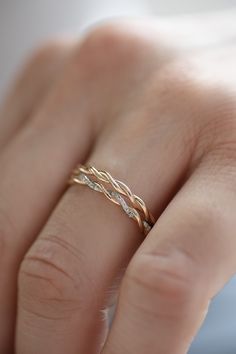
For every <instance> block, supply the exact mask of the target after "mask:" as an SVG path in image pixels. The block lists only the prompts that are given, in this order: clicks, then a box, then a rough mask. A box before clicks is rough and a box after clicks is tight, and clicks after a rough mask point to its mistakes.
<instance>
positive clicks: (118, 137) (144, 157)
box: [17, 44, 191, 354]
mask: <svg viewBox="0 0 236 354" xmlns="http://www.w3.org/2000/svg"><path fill="white" fill-rule="evenodd" d="M129 46H130V44H129ZM132 50H133V48H132ZM146 54H147V51H146ZM127 56H128V57H129V58H130V53H128V54H127ZM137 58H138V55H135V60H138V59H137ZM117 60H118V59H117ZM112 65H114V62H113V64H112ZM131 65H133V63H132V64H131ZM106 69H107V68H106ZM132 70H133V69H132ZM136 70H137V71H135V70H134V76H136V75H137V72H139V70H140V67H139V66H138V65H137V67H136ZM127 71H128V70H127ZM100 75H102V73H100ZM118 75H119V74H118ZM112 80H116V77H114V76H112ZM116 84H117V85H119V80H118V77H117V81H116ZM125 85H127V83H125ZM160 86H161V85H160ZM116 88H117V86H116ZM102 90H103V86H101V88H100V91H102ZM127 90H130V88H129V86H127ZM107 91H109V88H108V89H107ZM123 100H124V101H123V106H124V105H125V95H124V96H123ZM108 101H109V100H106V102H108ZM111 102H114V100H111ZM142 104H143V102H142V103H140V107H136V111H135V117H134V115H132V112H131V113H130V117H127V116H128V114H127V116H126V119H120V120H119V122H116V123H117V124H119V129H116V128H115V129H114V130H112V128H111V125H108V126H107V130H106V129H104V130H103V132H102V134H101V135H100V137H99V139H98V141H97V142H96V145H95V147H94V149H93V154H92V155H91V156H90V158H89V161H88V163H92V164H94V165H96V166H98V167H99V168H101V169H105V170H108V171H109V172H111V174H112V175H113V176H115V177H116V178H117V179H119V180H122V181H124V182H126V183H127V184H128V185H129V186H130V187H131V189H132V190H133V191H134V192H136V191H137V193H138V194H139V195H140V196H141V197H143V198H144V200H145V201H146V202H147V205H148V206H149V207H150V209H151V210H153V211H154V212H156V214H157V215H158V213H159V212H160V210H161V209H162V208H163V205H165V204H166V201H167V200H168V198H170V191H172V192H173V193H174V190H175V189H176V188H177V187H176V185H177V184H178V183H179V182H180V180H181V178H182V175H183V171H184V170H185V167H186V165H187V163H188V158H189V153H190V151H191V148H190V145H189V150H188V149H186V144H185V143H184V142H183V138H182V136H180V134H179V135H178V134H176V133H175V131H174V130H173V129H171V124H172V122H171V123H170V125H169V124H168V123H166V124H157V128H156V130H155V132H154V131H153V130H152V129H151V126H152V127H153V121H152V120H151V119H150V121H148V118H147V119H146V120H144V118H146V114H147V112H143V111H142V109H141V105H142ZM137 112H140V113H139V114H138V113H137ZM134 118H135V122H136V124H135V129H136V134H134V124H133V119H134ZM153 119H154V117H153ZM155 119H156V117H155ZM180 121H181V120H179V124H180V125H181V127H180V126H179V130H180V131H181V132H183V134H185V133H186V131H185V129H188V128H187V125H186V122H184V121H183V120H182V123H180ZM143 122H145V129H146V130H147V131H149V128H150V131H151V134H150V135H149V134H148V133H147V134H146V135H143V130H142V127H143V126H144V123H143ZM149 124H150V125H149ZM182 124H183V125H182ZM114 125H115V127H116V126H117V125H116V124H115V123H114ZM152 134H153V135H152ZM154 135H155V142H154V139H153V140H152V143H153V145H154V144H155V147H154V146H153V150H154V151H155V161H158V163H155V164H153V159H154V157H153V158H150V156H149V153H150V149H148V148H147V146H149V144H150V140H149V139H150V138H151V136H154ZM164 137H165V138H164ZM167 137H168V139H167V140H168V141H169V140H170V141H171V142H172V144H171V145H169V144H168V146H167V143H166V138H167ZM128 138H130V139H128ZM135 139H136V140H135ZM136 141H139V144H136ZM127 152H128V153H127ZM170 156H171V158H170ZM137 166H142V168H141V169H140V168H139V169H138V170H137ZM156 181H158V183H156ZM150 186H153V188H154V189H155V195H157V196H158V198H156V197H155V195H154V194H153V189H151V188H150ZM104 198H105V197H104V196H102V195H100V194H99V195H98V194H96V193H95V192H94V191H90V190H88V188H86V187H72V188H70V189H69V190H68V192H67V193H66V194H65V196H64V197H63V198H62V200H61V201H60V203H59V205H58V206H57V208H56V209H55V210H54V212H53V214H52V215H51V218H50V219H49V221H48V223H47V225H46V226H45V227H44V229H43V230H42V232H41V233H40V235H39V237H38V239H37V240H36V241H35V243H34V245H33V246H32V247H31V249H30V250H29V252H28V253H27V255H26V256H25V258H24V261H23V262H22V264H21V270H20V276H19V297H18V324H17V353H18V354H20V353H24V354H30V353H37V354H41V353H45V352H50V353H51V354H52V353H57V354H60V353H65V352H67V353H70V354H74V353H76V354H78V353H99V352H100V349H101V345H102V344H103V341H104V337H105V336H106V324H104V313H103V310H104V308H106V307H107V306H108V300H107V298H109V292H110V291H111V288H112V284H113V281H114V279H116V278H117V277H118V275H119V274H120V273H121V270H122V269H123V268H124V267H125V265H126V264H127V262H128V260H129V259H130V257H131V255H132V254H133V251H134V249H135V248H136V247H137V246H138V244H140V242H141V240H142V238H141V237H140V235H139V233H138V230H137V226H136V225H135V224H133V223H132V221H131V220H129V219H128V218H127V217H126V216H125V215H123V214H122V212H121V210H119V208H116V207H115V206H114V205H110V204H109V202H108V201H107V200H105V199H104ZM107 289H108V290H107Z"/></svg>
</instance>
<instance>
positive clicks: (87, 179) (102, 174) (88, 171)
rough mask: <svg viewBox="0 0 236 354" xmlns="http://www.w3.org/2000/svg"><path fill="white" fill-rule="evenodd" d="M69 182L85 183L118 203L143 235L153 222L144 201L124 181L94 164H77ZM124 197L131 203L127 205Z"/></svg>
mask: <svg viewBox="0 0 236 354" xmlns="http://www.w3.org/2000/svg"><path fill="white" fill-rule="evenodd" d="M91 177H92V178H91ZM102 182H104V183H105V184H109V185H110V186H111V187H112V188H113V189H108V188H106V187H105V185H104V184H103V183H102ZM69 183H70V184H71V185H73V184H82V185H87V186H88V187H90V188H91V189H92V190H95V191H97V192H101V193H103V194H104V195H105V196H106V197H107V198H108V199H109V200H111V201H112V202H113V203H115V204H118V205H120V206H121V208H122V209H123V210H124V212H125V213H126V214H127V215H128V216H129V217H130V218H132V219H134V220H136V221H137V223H138V225H139V227H140V229H141V231H142V232H143V233H144V234H145V235H147V234H148V232H149V231H150V230H151V228H152V226H153V225H154V223H155V219H154V217H153V216H152V214H151V213H150V212H149V210H148V209H147V207H146V204H145V203H144V201H143V200H142V199H141V198H140V197H138V196H137V195H135V194H133V193H132V192H131V190H130V188H129V187H128V186H127V185H126V184H125V183H123V182H121V181H119V180H116V179H115V178H113V177H112V176H111V174H110V173H109V172H107V171H104V170H98V169H96V168H95V167H94V166H83V165H79V166H78V167H77V168H76V169H75V170H74V171H73V173H72V175H71V178H70V180H69ZM126 199H127V200H128V201H129V202H130V204H131V205H128V203H127V201H126Z"/></svg>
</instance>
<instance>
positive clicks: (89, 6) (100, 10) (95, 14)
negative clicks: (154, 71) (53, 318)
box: [0, 0, 236, 354]
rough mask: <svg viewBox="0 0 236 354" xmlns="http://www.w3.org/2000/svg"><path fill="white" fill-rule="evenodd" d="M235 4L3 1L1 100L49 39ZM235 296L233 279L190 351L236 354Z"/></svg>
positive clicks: (209, 0)
mask: <svg viewBox="0 0 236 354" xmlns="http://www.w3.org/2000/svg"><path fill="white" fill-rule="evenodd" d="M230 6H236V0H235V1H234V0H227V1H226V0H205V1H204V0H198V1H194V0H180V1H175V0H172V1H171V0H165V1H155V0H149V1H145V0H143V1H142V0H119V1H117V0H116V1H115V0H100V1H98V0H97V1H96V0H87V1H81V0H80V1H78V0H77V1H76V0H40V1H36V0H34V1H32V0H21V1H16V0H0V99H1V97H2V96H3V93H4V92H5V90H6V88H7V86H8V84H9V81H10V79H11V78H12V76H13V75H14V73H15V71H16V70H17V68H18V66H19V64H20V63H21V62H22V61H23V59H24V58H25V56H27V54H28V53H29V52H31V51H32V49H33V48H35V47H37V45H38V44H39V43H41V42H42V41H43V40H44V39H45V38H48V37H52V36H53V35H55V34H57V35H58V34H60V33H65V32H78V33H79V32H81V30H83V29H84V28H86V26H88V25H89V24H91V23H93V22H94V21H96V20H100V19H103V18H106V17H108V16H114V15H143V14H149V13H151V14H157V15H161V14H165V15H166V14H173V13H184V12H192V11H206V10H211V9H213V10H216V9H223V8H228V7H230ZM235 298H236V279H233V280H232V281H231V282H230V283H229V284H228V285H227V286H226V287H225V289H224V291H222V293H221V294H220V295H219V296H217V298H216V299H215V300H214V301H213V304H212V306H211V308H210V311H209V314H208V316H207V319H206V321H205V324H204V326H203V328H202V330H201V332H200V334H199V335H198V337H197V338H196V340H195V342H194V344H193V346H192V348H191V350H190V354H235V353H236V340H235V335H236V306H235ZM157 335H158V334H157ZM145 354H146V353H145ZM147 354H148V353H147Z"/></svg>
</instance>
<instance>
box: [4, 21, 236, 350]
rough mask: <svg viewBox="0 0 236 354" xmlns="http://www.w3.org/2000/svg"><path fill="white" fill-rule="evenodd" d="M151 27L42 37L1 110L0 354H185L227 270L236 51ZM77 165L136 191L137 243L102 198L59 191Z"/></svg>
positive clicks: (235, 172)
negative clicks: (151, 218) (139, 202)
mask: <svg viewBox="0 0 236 354" xmlns="http://www.w3.org/2000/svg"><path fill="white" fill-rule="evenodd" d="M148 22H149V20H148V21H147V23H145V21H144V22H142V23H139V22H131V21H130V22H129V21H123V22H122V21H120V22H117V23H116V22H114V23H111V24H105V25H101V26H100V27H98V28H97V29H94V30H92V31H91V32H90V33H89V34H88V35H86V36H85V37H84V38H83V39H82V40H81V42H80V43H78V44H76V43H75V42H73V41H71V42H66V43H64V42H55V43H51V44H49V45H47V46H46V47H45V48H44V49H41V50H40V51H39V52H38V53H37V54H36V55H35V56H34V58H33V59H32V60H31V62H30V63H29V64H28V66H27V68H26V69H25V71H24V73H23V74H22V76H21V78H20V79H19V80H18V83H17V85H16V87H15V89H14V90H13V92H12V93H11V94H10V95H9V97H8V99H7V100H6V103H5V105H4V107H3V108H2V111H1V119H0V145H1V155H0V166H1V177H0V252H1V255H0V289H1V292H0V352H1V353H4V354H9V353H12V351H13V342H14V339H13V338H14V336H15V338H16V341H15V352H16V353H17V354H31V353H33V354H45V353H50V354H54V353H55V354H64V353H68V354H94V353H102V354H111V353H112V354H120V353H122V354H123V353H129V354H143V353H145V354H147V353H148V354H151V353H160V354H164V353H165V354H184V353H186V352H187V350H188V348H189V346H190V343H191V341H192V339H193V337H194V336H195V335H196V333H197V330H198V329H199V327H200V325H201V324H202V321H203V319H204V317H205V315H206V312H207V308H208V306H209V303H210V301H211V299H212V297H213V296H215V295H216V294H217V293H218V292H219V290H220V289H221V288H222V287H223V286H224V284H225V283H226V282H227V281H228V280H229V278H230V277H231V276H232V275H233V274H234V273H235V272H236V237H235V234H234V230H235V227H236V219H235V209H236V93H235V92H236V91H235V89H236V72H235V56H236V51H235V49H236V48H235V47H234V44H233V43H232V42H230V43H229V44H227V41H222V42H221V44H222V45H220V44H218V45H217V43H216V41H215V39H214V36H212V37H211V35H210V31H209V32H208V33H207V35H208V37H209V38H208V40H206V39H205V38H203V42H201V41H198V40H197V33H198V26H197V22H196V23H195V24H194V25H193V24H191V25H186V27H184V26H182V24H181V26H178V25H177V24H176V30H174V28H175V27H174V26H173V25H172V24H171V26H170V27H169V28H171V31H172V33H171V31H170V30H169V31H167V30H166V29H164V27H165V26H164V27H163V26H160V24H158V25H155V24H150V23H149V24H148ZM203 28H204V27H201V31H202V32H204V31H203ZM192 30H193V31H192ZM191 31H192V32H191ZM167 32H168V33H167ZM186 33H188V34H189V36H186ZM183 34H185V35H183ZM200 37H201V38H202V36H200ZM189 38H193V39H194V40H195V42H194V41H193V42H191V41H189ZM212 38H213V39H212ZM190 42H191V43H190ZM223 44H224V45H223ZM79 162H81V163H88V164H94V165H95V166H96V167H97V168H99V169H105V170H107V171H109V172H111V174H112V175H113V176H114V177H115V178H117V179H120V180H121V181H124V182H125V183H127V185H128V186H129V187H131V189H132V190H133V191H134V192H135V193H136V194H137V195H139V196H141V197H142V198H143V199H144V200H145V202H146V204H147V205H148V207H149V209H150V210H151V211H152V213H153V214H154V215H155V217H156V219H157V222H156V224H155V225H154V227H153V229H152V230H151V231H150V233H149V234H148V236H147V238H146V239H145V240H143V238H142V235H141V234H140V233H139V230H138V228H137V225H136V224H135V223H134V222H133V221H132V220H130V219H129V218H128V217H127V216H126V215H125V214H124V213H122V211H121V210H120V208H118V207H116V206H114V205H113V204H112V203H110V202H109V201H108V200H107V199H106V198H104V196H102V195H101V194H99V193H95V192H93V191H91V190H90V189H89V188H87V187H83V186H73V187H70V188H68V189H67V190H66V186H67V181H68V178H69V176H70V173H71V171H72V169H73V168H74V167H75V166H76V165H77V163H79ZM137 248H138V250H137V252H136V253H135V254H134V251H135V250H136V249H137ZM133 254H134V255H133ZM127 265H128V267H127V269H126V270H125V273H124V269H125V268H126V266H127ZM123 273H124V277H123V280H122V283H121V288H120V292H119V300H118V307H117V311H116V315H115V319H114V322H113V324H112V327H111V331H110V333H109V334H108V337H107V328H108V326H107V319H106V309H107V308H108V307H109V306H110V305H111V304H112V303H113V302H114V299H115V294H116V290H117V286H118V285H119V280H120V278H121V276H122V275H123ZM17 284H18V287H17ZM16 307H17V314H16V310H15V308H16ZM16 318H17V325H16V326H15V321H16ZM104 343H105V345H104Z"/></svg>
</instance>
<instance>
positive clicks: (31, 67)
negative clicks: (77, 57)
mask: <svg viewBox="0 0 236 354" xmlns="http://www.w3.org/2000/svg"><path fill="white" fill-rule="evenodd" d="M68 47H69V41H68V42H66V41H65V42H64V41H63V40H60V39H55V40H53V39H51V40H49V41H48V42H46V43H44V44H42V45H41V46H40V47H38V48H37V49H35V50H34V51H33V53H31V54H30V55H29V57H28V58H27V59H26V62H25V64H24V66H23V69H22V71H21V73H20V76H19V79H18V81H17V87H21V86H22V85H25V82H28V81H29V82H31V80H32V78H34V79H37V78H38V77H41V76H43V77H44V76H45V75H48V73H49V72H50V71H51V70H55V69H56V68H57V65H55V64H57V62H59V61H60V60H59V58H61V56H62V55H64V53H65V51H66V50H67V49H68Z"/></svg>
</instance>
